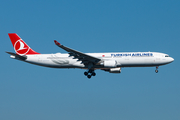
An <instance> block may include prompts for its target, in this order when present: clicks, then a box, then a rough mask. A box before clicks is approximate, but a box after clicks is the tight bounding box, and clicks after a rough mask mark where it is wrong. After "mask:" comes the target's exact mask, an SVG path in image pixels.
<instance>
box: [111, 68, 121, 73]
mask: <svg viewBox="0 0 180 120" xmlns="http://www.w3.org/2000/svg"><path fill="white" fill-rule="evenodd" d="M109 72H110V73H121V68H111V69H109Z"/></svg>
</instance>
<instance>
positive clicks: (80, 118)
mask: <svg viewBox="0 0 180 120" xmlns="http://www.w3.org/2000/svg"><path fill="white" fill-rule="evenodd" d="M179 6H180V1H179V0H172V1H169V0H146V1H145V0H136V1H134V0H126V1H121V0H113V1H112V0H111V1H108V0H98V1H97V0H91V1H81V0H76V1H74V0H66V1H65V0H53V1H48V0H44V1H39V0H31V1H23V0H15V1H11V0H6V1H2V2H1V4H0V15H1V19H0V21H1V22H0V31H1V33H0V39H1V44H0V52H1V55H2V56H1V67H0V70H1V73H0V74H1V79H0V119H1V120H12V119H13V120H32V119H36V120H42V119H43V120H52V119H53V120H59V119H63V120H92V119H93V120H101V119H103V120H110V119H111V120H120V119H123V120H160V119H163V120H170V119H172V120H179V119H180V102H179V101H180V87H179V86H180V74H179V66H180V63H179V59H180V56H179V50H180V49H179V45H180V34H179V33H180V22H179V21H180V7H179ZM8 33H17V34H19V35H20V37H21V38H22V39H23V40H25V42H26V43H28V45H29V46H30V47H31V48H33V49H34V50H35V51H37V52H40V53H57V52H61V53H66V52H65V51H64V50H62V49H60V48H59V47H57V46H56V45H54V42H53V40H54V39H56V40H58V41H59V42H61V43H62V44H64V45H66V46H69V47H71V48H74V49H76V50H79V51H81V52H125V51H127V52H132V51H134V52H135V51H137V52H139V51H143V52H144V51H156V52H163V53H167V54H169V55H170V56H171V57H173V58H174V59H175V61H174V62H173V63H171V64H168V65H165V66H161V67H160V68H159V73H158V74H156V73H155V67H150V68H122V73H121V74H110V73H107V72H104V71H100V70H97V71H96V73H97V76H96V77H93V78H92V79H90V80H89V79H87V78H86V77H85V76H84V75H83V72H84V70H81V69H52V68H45V67H40V66H35V65H31V64H27V63H24V62H21V61H17V60H13V59H11V58H10V57H9V55H8V54H6V53H5V51H11V52H13V51H14V49H13V47H12V44H11V42H10V40H9V37H8Z"/></svg>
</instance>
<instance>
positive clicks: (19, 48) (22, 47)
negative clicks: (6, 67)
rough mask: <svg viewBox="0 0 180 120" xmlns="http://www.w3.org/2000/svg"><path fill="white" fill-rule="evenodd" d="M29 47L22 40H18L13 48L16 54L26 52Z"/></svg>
mask: <svg viewBox="0 0 180 120" xmlns="http://www.w3.org/2000/svg"><path fill="white" fill-rule="evenodd" d="M29 49H30V47H29V46H28V45H27V44H26V43H25V42H24V41H23V40H21V39H20V40H18V41H16V43H15V44H14V50H15V51H16V53H17V54H23V55H24V54H26V53H27V52H28V51H29Z"/></svg>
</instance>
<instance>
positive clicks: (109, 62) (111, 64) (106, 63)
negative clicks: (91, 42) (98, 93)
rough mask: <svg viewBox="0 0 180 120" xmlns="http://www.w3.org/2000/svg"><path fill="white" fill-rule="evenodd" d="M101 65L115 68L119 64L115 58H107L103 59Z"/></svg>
mask: <svg viewBox="0 0 180 120" xmlns="http://www.w3.org/2000/svg"><path fill="white" fill-rule="evenodd" d="M101 65H104V67H109V68H114V67H116V66H117V62H116V61H115V60H107V61H103V62H102V63H101Z"/></svg>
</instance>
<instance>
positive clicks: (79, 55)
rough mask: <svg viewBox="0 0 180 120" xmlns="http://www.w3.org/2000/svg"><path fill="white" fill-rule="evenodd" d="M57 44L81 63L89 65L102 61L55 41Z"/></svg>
mask: <svg viewBox="0 0 180 120" xmlns="http://www.w3.org/2000/svg"><path fill="white" fill-rule="evenodd" d="M54 42H55V44H56V45H57V46H58V47H60V48H62V49H64V50H65V51H67V52H68V53H69V55H70V56H73V57H74V59H78V60H79V61H82V63H84V64H88V63H95V64H96V63H98V62H99V61H101V59H99V58H96V57H93V56H90V55H87V54H85V53H82V52H79V51H77V50H73V49H71V48H69V47H66V46H64V45H61V44H60V43H59V42H57V41H56V40H54Z"/></svg>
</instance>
